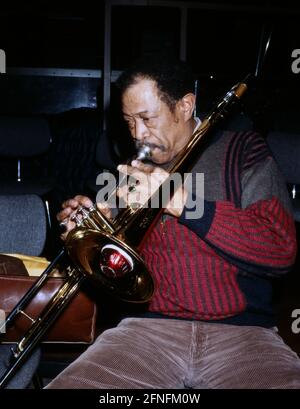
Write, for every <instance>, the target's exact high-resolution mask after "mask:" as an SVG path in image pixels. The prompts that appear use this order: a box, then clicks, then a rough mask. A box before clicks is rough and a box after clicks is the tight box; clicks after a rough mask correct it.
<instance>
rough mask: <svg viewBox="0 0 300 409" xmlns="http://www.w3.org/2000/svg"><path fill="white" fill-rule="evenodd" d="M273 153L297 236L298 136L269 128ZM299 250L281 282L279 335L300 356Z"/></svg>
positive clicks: (299, 219) (299, 194)
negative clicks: (298, 315) (296, 314)
mask: <svg viewBox="0 0 300 409" xmlns="http://www.w3.org/2000/svg"><path fill="white" fill-rule="evenodd" d="M266 141H267V143H268V145H269V148H270V150H271V151H272V153H273V156H274V158H275V160H276V162H277V164H278V166H279V168H280V170H281V172H282V174H283V176H284V177H285V180H286V182H287V185H288V187H289V193H290V195H291V200H292V205H293V211H294V219H295V221H296V230H297V238H298V242H299V233H300V224H299V223H300V191H299V187H300V135H298V134H294V133H289V132H279V131H270V132H269V133H268V134H267V136H266ZM299 268H300V257H299V251H298V255H297V259H296V262H295V265H294V268H293V269H292V271H291V272H289V274H288V275H287V276H285V278H284V281H283V282H281V283H280V293H281V302H280V304H279V306H278V328H279V334H280V335H281V336H282V338H283V339H284V341H285V342H286V343H287V344H288V345H289V346H290V347H291V348H292V349H293V350H294V351H295V352H296V353H298V354H299V356H300V344H299V336H297V334H295V333H293V331H292V323H293V320H294V319H295V318H293V317H292V313H293V311H294V310H296V309H297V308H298V307H299V301H300V299H299V284H300V280H299Z"/></svg>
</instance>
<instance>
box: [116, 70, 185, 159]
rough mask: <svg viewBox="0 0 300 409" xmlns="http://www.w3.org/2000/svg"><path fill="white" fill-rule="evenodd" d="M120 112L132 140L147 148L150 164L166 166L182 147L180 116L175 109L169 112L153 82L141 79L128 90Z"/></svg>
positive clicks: (183, 142) (182, 132)
mask: <svg viewBox="0 0 300 409" xmlns="http://www.w3.org/2000/svg"><path fill="white" fill-rule="evenodd" d="M122 108H123V116H124V119H125V121H126V122H127V123H128V126H129V130H130V133H131V135H132V137H133V139H134V140H135V142H137V143H138V144H142V143H145V144H146V145H149V146H150V148H151V151H152V157H151V160H152V161H153V162H155V163H158V164H163V163H167V162H169V161H170V160H172V159H173V158H174V156H175V155H176V154H177V153H178V152H179V151H180V150H181V149H182V148H183V147H184V146H185V144H186V142H187V140H186V138H185V136H184V135H185V134H186V124H185V121H184V118H183V115H182V114H181V112H180V109H179V108H178V106H177V105H176V107H175V110H174V112H171V110H170V108H169V107H168V105H167V104H166V103H165V102H164V101H162V100H161V99H160V97H159V95H158V89H157V86H156V83H155V82H154V81H152V80H149V79H144V78H141V79H140V80H139V81H138V82H137V83H136V84H134V85H132V86H130V87H129V88H128V89H127V90H126V91H125V92H124V94H123V96H122Z"/></svg>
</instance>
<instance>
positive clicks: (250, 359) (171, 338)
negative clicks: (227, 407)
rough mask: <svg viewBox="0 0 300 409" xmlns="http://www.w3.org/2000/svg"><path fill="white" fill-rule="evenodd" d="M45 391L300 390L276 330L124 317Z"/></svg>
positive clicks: (292, 360)
mask: <svg viewBox="0 0 300 409" xmlns="http://www.w3.org/2000/svg"><path fill="white" fill-rule="evenodd" d="M46 388H47V389H56V388H65V389H90V388H95V389H118V388H125V389H126V388H131V389H135V388H141V389H149V388H158V389H178V388H180V389H182V388H197V389H198V388H202V389H203V388H206V389H219V388H222V389H224V388H225V389H236V388H238V389H261V388H268V389H269V388H276V389H277V388H300V359H299V358H298V357H297V355H296V353H294V352H293V351H292V350H291V349H290V348H289V347H288V346H287V345H285V343H284V342H283V341H282V339H281V338H280V336H279V335H278V334H277V332H276V330H275V329H266V328H261V327H255V326H253V327H250V326H247V327H245V326H234V325H227V324H215V323H208V322H195V321H184V320H176V319H152V318H127V319H124V320H123V321H121V322H120V324H119V325H118V326H117V327H116V328H113V329H109V330H107V331H105V332H103V333H102V334H101V335H100V336H99V337H98V338H97V340H96V341H95V343H94V344H93V345H92V346H91V347H89V348H88V350H87V351H86V352H85V353H83V354H82V355H81V356H80V357H79V358H78V359H77V360H76V361H75V362H73V363H72V364H71V365H70V366H69V367H68V368H66V369H65V370H64V371H63V372H62V373H61V374H59V375H58V376H57V377H56V379H54V380H53V381H52V382H51V383H50V384H48V386H47V387H46Z"/></svg>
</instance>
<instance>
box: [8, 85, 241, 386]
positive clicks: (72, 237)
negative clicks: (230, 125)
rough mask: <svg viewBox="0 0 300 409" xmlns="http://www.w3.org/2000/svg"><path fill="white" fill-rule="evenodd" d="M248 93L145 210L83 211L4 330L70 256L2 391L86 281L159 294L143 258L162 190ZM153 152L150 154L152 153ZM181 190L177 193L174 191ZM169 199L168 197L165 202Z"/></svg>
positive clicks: (196, 139) (189, 150)
mask: <svg viewBox="0 0 300 409" xmlns="http://www.w3.org/2000/svg"><path fill="white" fill-rule="evenodd" d="M246 90H247V84H246V81H242V82H239V83H237V84H236V85H234V86H233V87H232V88H231V89H230V90H229V91H228V92H227V93H226V94H225V95H224V96H223V98H221V100H220V101H219V102H218V103H217V104H216V106H215V107H214V108H213V110H212V111H211V112H210V113H209V114H208V115H207V117H206V118H205V119H204V121H203V122H202V123H201V125H200V127H199V128H198V129H197V130H196V131H195V132H194V134H193V135H192V136H191V139H190V141H189V143H188V144H187V146H186V147H185V149H184V150H183V152H181V154H180V155H179V157H178V158H176V161H175V163H172V165H171V169H169V173H170V177H169V178H167V179H166V180H165V181H164V182H163V183H162V184H161V185H160V186H159V187H158V189H157V190H156V192H154V194H153V195H152V196H151V197H150V198H149V199H147V201H146V203H145V204H144V205H143V206H140V207H137V208H136V207H133V206H127V207H126V208H124V209H122V210H121V211H120V212H119V213H118V214H117V216H116V217H115V218H114V219H112V220H109V219H107V218H106V217H105V216H104V215H103V214H102V213H101V212H100V211H99V210H98V209H97V207H96V206H95V205H94V206H92V207H91V208H90V209H85V208H80V209H79V210H78V216H76V217H75V221H76V225H77V227H75V229H73V230H72V231H70V233H69V234H68V236H67V239H66V243H65V248H64V249H63V250H62V251H61V252H60V254H59V255H58V256H57V257H56V259H55V260H54V261H53V262H52V263H51V264H50V265H49V267H48V268H47V269H46V270H45V271H44V272H43V274H42V275H41V276H40V278H39V279H38V280H37V282H36V283H35V284H34V285H33V286H32V287H31V289H30V290H29V291H28V292H27V294H25V295H24V297H23V298H22V299H21V300H20V302H19V303H18V304H17V305H16V306H15V308H14V309H13V310H12V311H11V313H10V314H9V316H8V318H7V319H6V322H5V323H4V324H3V326H6V327H8V326H9V325H11V324H12V322H13V320H14V319H15V317H16V316H17V315H18V314H24V315H25V316H26V314H25V313H24V308H25V307H26V305H27V304H29V302H30V301H31V300H32V299H33V297H34V296H35V295H36V294H37V293H38V291H39V290H40V288H41V287H42V286H43V285H44V283H45V281H46V280H47V278H48V277H49V276H50V275H51V273H52V271H53V269H55V267H56V265H57V263H59V262H60V261H61V259H62V258H64V257H65V256H67V257H68V260H69V261H70V265H69V266H68V268H67V270H66V275H67V278H66V281H65V283H64V284H63V285H62V286H61V288H60V289H59V290H58V291H57V293H56V294H54V296H53V297H52V298H51V299H50V301H49V302H48V304H47V305H46V306H45V307H44V310H43V311H42V313H41V315H40V316H39V317H38V318H37V319H35V320H32V319H31V318H30V317H29V318H30V319H31V321H32V325H31V326H30V328H29V329H28V331H27V333H25V335H24V336H23V337H22V339H21V340H20V341H19V342H18V343H17V345H16V346H15V347H14V348H12V349H11V366H10V367H9V368H8V369H7V371H6V372H5V373H4V375H2V377H1V378H0V388H3V387H5V385H6V384H7V382H8V381H9V380H10V379H11V377H12V376H13V375H14V374H15V372H16V370H17V369H18V368H19V366H20V365H21V364H22V363H23V362H24V361H25V359H26V357H27V356H28V355H29V354H30V352H31V351H32V350H33V348H34V347H35V346H36V345H37V344H38V343H39V341H40V340H41V339H42V337H43V335H44V334H45V332H46V331H47V330H48V328H49V327H50V326H51V325H52V324H53V323H54V321H55V320H56V318H57V317H58V316H59V314H60V313H61V312H62V311H63V309H64V308H65V307H66V306H67V304H68V303H69V301H70V300H71V299H72V297H73V296H74V295H75V294H76V292H77V291H78V289H79V288H80V285H81V283H82V281H83V280H84V279H86V278H87V279H89V280H91V281H92V282H94V283H96V284H99V283H100V284H101V286H103V287H104V288H106V289H107V290H108V291H109V292H111V293H112V294H113V295H116V296H117V297H118V298H120V299H122V300H124V301H127V302H132V303H146V302H148V301H149V300H150V299H151V297H152V295H153V293H154V291H155V284H154V280H153V278H152V276H151V274H150V273H149V271H148V269H147V268H146V266H145V264H144V262H143V260H142V258H141V257H140V255H139V253H138V249H139V247H140V246H141V243H142V242H143V240H144V238H145V237H146V235H147V234H148V233H149V232H150V230H151V228H152V226H154V224H155V223H156V221H157V219H158V218H159V217H160V215H161V213H162V212H163V210H164V207H165V206H166V205H167V203H162V201H161V200H160V198H161V197H164V195H162V191H163V189H164V188H165V187H166V186H167V184H168V183H169V182H170V178H171V175H172V174H173V173H175V172H178V173H180V174H181V175H183V174H184V172H186V171H187V170H188V169H190V167H191V165H192V164H193V163H194V162H195V160H196V159H197V157H198V155H199V153H200V152H201V151H202V150H203V149H204V148H205V144H206V140H207V135H208V131H210V130H211V129H212V128H213V127H214V126H215V125H216V124H217V123H218V122H219V121H220V120H221V119H223V118H224V117H225V116H226V115H227V114H228V112H229V109H230V108H231V107H232V105H234V104H235V103H236V102H237V101H239V100H240V98H241V97H242V96H243V94H244V93H245V92H246ZM150 153H151V152H150ZM148 156H149V147H147V146H144V147H142V149H141V151H140V152H139V154H138V158H139V159H144V158H147V157H148ZM175 190H176V187H175V188H174V189H173V192H174V191H175ZM152 200H155V202H154V203H160V204H161V206H160V207H155V208H151V203H153V202H152ZM165 200H166V198H165Z"/></svg>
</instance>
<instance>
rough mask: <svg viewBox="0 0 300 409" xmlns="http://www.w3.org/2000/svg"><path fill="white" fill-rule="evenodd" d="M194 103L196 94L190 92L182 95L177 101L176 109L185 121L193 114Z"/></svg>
mask: <svg viewBox="0 0 300 409" xmlns="http://www.w3.org/2000/svg"><path fill="white" fill-rule="evenodd" d="M195 104H196V96H195V95H194V94H192V93H189V94H186V95H184V97H182V98H181V99H180V100H179V101H178V109H179V111H180V113H181V114H182V115H183V118H184V120H185V121H188V120H189V119H191V117H192V116H193V112H194V109H195Z"/></svg>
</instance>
